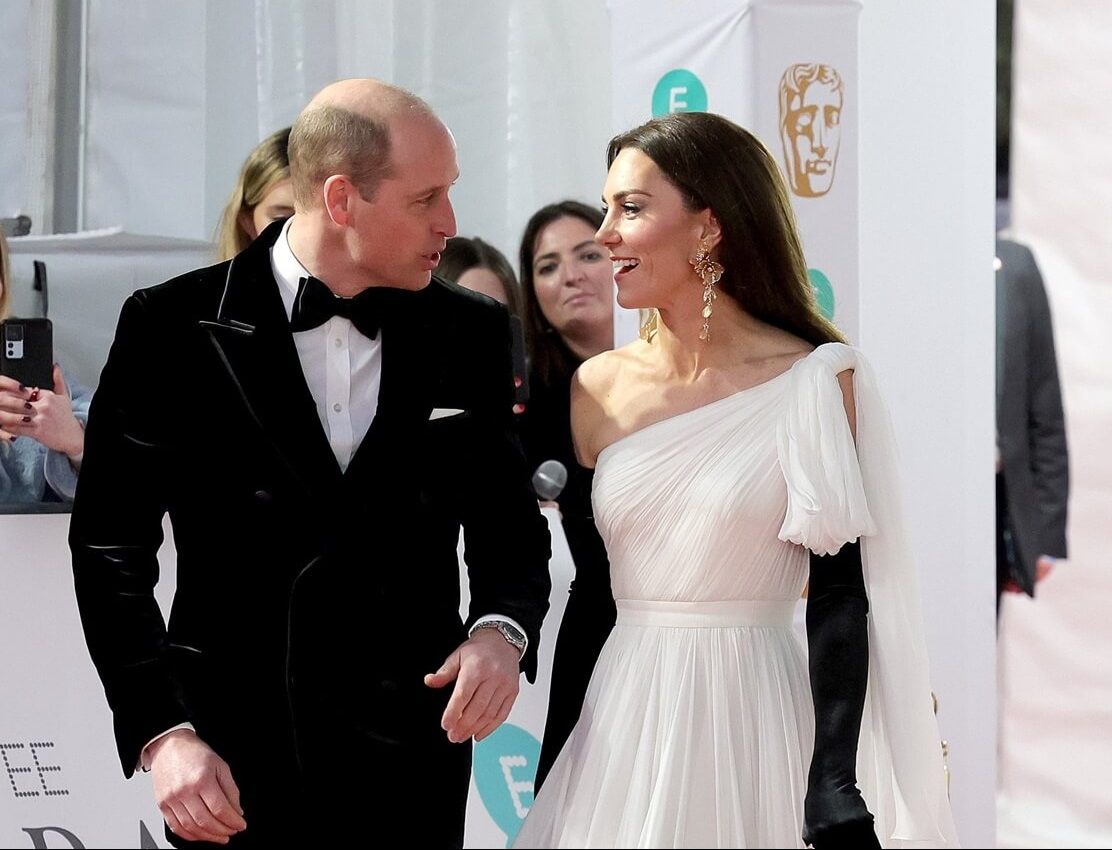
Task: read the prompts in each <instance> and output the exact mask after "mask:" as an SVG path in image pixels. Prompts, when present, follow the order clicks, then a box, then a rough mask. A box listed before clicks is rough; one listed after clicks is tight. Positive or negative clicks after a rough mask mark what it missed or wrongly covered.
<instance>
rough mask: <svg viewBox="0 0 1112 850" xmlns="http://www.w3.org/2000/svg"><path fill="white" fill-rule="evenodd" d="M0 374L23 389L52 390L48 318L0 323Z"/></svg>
mask: <svg viewBox="0 0 1112 850" xmlns="http://www.w3.org/2000/svg"><path fill="white" fill-rule="evenodd" d="M0 375H5V376H7V377H9V378H14V379H15V380H17V381H19V383H21V384H22V385H23V386H25V387H41V388H42V389H47V390H52V389H54V326H53V325H52V324H51V323H50V319H5V320H4V321H2V322H0Z"/></svg>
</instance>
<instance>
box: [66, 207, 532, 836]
mask: <svg viewBox="0 0 1112 850" xmlns="http://www.w3.org/2000/svg"><path fill="white" fill-rule="evenodd" d="M280 230H281V223H275V224H274V225H272V226H271V227H270V228H268V229H267V230H266V231H265V232H264V233H263V234H262V235H261V236H260V238H259V239H258V240H256V242H255V243H254V244H252V245H251V246H250V247H249V248H248V249H246V250H245V251H244V252H243V253H242V254H240V255H239V256H238V257H236V258H235V259H234V260H233V261H231V262H230V263H223V264H220V265H217V266H213V267H211V268H207V269H201V270H198V271H195V272H192V273H189V274H186V275H184V276H182V277H180V278H177V279H174V280H171V281H169V282H168V283H165V284H162V285H160V286H156V287H153V288H150V289H145V290H141V291H139V292H136V293H135V294H134V295H132V296H131V297H130V298H129V299H128V300H127V302H126V303H125V304H124V307H123V311H122V313H121V316H120V321H119V326H118V328H117V331H116V338H115V342H114V343H113V346H112V350H111V353H110V355H109V359H108V363H107V365H106V366H105V369H104V372H103V374H102V376H101V383H100V386H99V389H98V391H97V393H96V396H95V399H94V401H93V406H92V410H91V414H90V418H89V424H88V430H87V432H86V449H85V458H84V462H83V467H82V470H81V476H80V481H79V485H78V492H77V498H76V502H75V505H74V511H73V518H72V525H71V534H70V544H71V547H72V550H73V564H74V577H75V586H76V592H77V599H78V603H79V607H80V611H81V617H82V622H83V625H84V628H85V634H86V638H87V641H88V644H89V648H90V651H91V654H92V658H93V661H94V663H95V664H96V667H97V670H98V672H99V673H100V676H101V679H102V681H103V683H104V687H105V691H106V693H107V697H108V701H109V703H110V706H111V708H112V712H113V716H114V724H115V732H116V739H117V744H118V749H119V755H120V759H121V762H122V765H123V769H124V772H125V773H126V774H128V775H130V774H131V772H132V771H133V769H134V768H135V766H136V763H137V760H138V758H139V754H140V750H141V748H142V747H143V746H144V745H145V744H146V743H147V741H148V740H150V739H151V738H152V737H153V736H155V735H157V734H159V733H161V732H163V731H164V730H166V729H168V728H170V727H172V726H174V725H176V724H178V723H181V722H183V721H190V722H192V723H193V724H194V726H195V727H196V729H197V733H198V734H199V735H200V737H201V738H202V739H204V740H205V741H206V742H207V743H208V744H209V745H210V746H212V747H213V749H214V750H215V751H216V752H217V753H218V754H219V755H220V756H222V757H223V758H224V759H226V760H227V761H228V762H229V765H230V767H231V769H232V774H233V777H234V778H235V780H236V781H237V783H238V784H239V787H240V789H241V791H242V793H243V805H244V808H245V818H246V820H247V822H248V829H247V830H246V831H245V832H244V833H243V834H242V836H240V837H239V838H244V839H245V838H252V837H253V838H254V839H255V840H256V841H261V840H268V841H269V840H285V839H286V838H288V837H290V836H295V837H296V836H298V835H299V834H303V835H304V836H305V837H313V836H316V837H320V836H322V835H324V836H328V837H332V838H336V837H351V836H353V835H360V834H362V833H361V832H359V831H352V829H348V828H347V827H346V826H345V824H347V825H349V826H350V825H351V824H352V823H354V822H359V823H362V824H364V826H366V824H367V823H368V822H370V823H372V824H373V826H371V827H366V828H367V830H368V831H367V832H366V835H367V837H370V838H375V837H380V838H382V837H390V836H395V837H405V836H408V838H409V840H413V839H415V838H418V837H421V836H426V837H430V838H432V839H433V841H434V843H436V844H441V845H451V844H458V843H459V840H460V839H461V837H462V816H463V808H464V805H465V799H466V794H467V787H468V770H469V764H470V747H469V746H467V745H451V744H448V742H447V740H446V735H445V733H444V731H443V730H442V729H441V728H440V717H441V713H442V711H443V709H444V705H445V703H446V702H447V699H448V697H449V695H450V692H451V687H450V686H449V687H448V688H446V689H444V690H440V691H435V690H431V689H429V688H427V687H426V686H425V685H424V684H423V681H422V677H423V676H424V674H426V673H430V672H434V671H435V670H437V669H438V667H439V666H440V665H441V663H442V662H443V661H444V659H445V658H446V657H447V656H448V655H449V654H450V653H451V652H452V650H453V649H455V647H456V646H457V645H458V644H459V643H460V642H461V641H463V640H465V639H466V626H467V625H469V623H470V621H472V620H474V618H476V617H478V616H480V615H482V614H487V613H497V614H504V615H507V616H509V617H512V618H514V619H515V620H517V621H518V622H519V623H521V624H522V626H523V627H524V628H525V630H526V632H527V633H528V636H529V651H528V654H527V655H526V657H525V658H524V659H523V661H522V664H523V668H524V669H525V671H526V673H527V675H528V676H529V677H530V678H532V676H533V675H534V674H535V668H536V651H537V645H538V642H539V631H540V626H541V620H542V617H543V615H544V613H545V611H546V609H547V606H548V595H549V588H550V582H549V577H548V566H547V565H548V556H549V538H548V532H547V526H546V525H545V522H544V520H543V518H542V517H541V516H540V513H539V511H538V508H537V502H536V497H535V496H534V495H533V494H532V492H531V489H530V486H529V475H528V470H527V468H526V465H525V461H524V458H523V455H522V453H521V450H520V447H519V446H518V444H517V441H516V438H515V437H514V436H513V432H512V429H513V424H512V421H511V419H512V404H513V399H512V392H513V383H512V370H511V365H510V353H509V339H510V331H509V322H508V318H507V315H506V313H505V311H504V309H502V308H501V306H500V305H496V304H495V303H494V302H493V301H491V300H490V299H487V298H484V297H482V296H478V295H475V294H474V293H471V292H469V291H467V290H463V289H461V288H459V287H457V286H455V285H453V284H449V283H445V282H443V281H441V280H439V279H436V278H433V280H432V282H431V283H430V284H429V285H428V286H427V287H426V288H425V289H423V290H421V291H418V292H408V291H403V290H396V289H392V290H387V291H384V293H383V296H384V302H385V304H386V307H385V311H386V312H385V318H384V326H383V331H382V341H383V360H382V381H381V391H380V395H379V406H378V412H377V415H376V417H375V419H374V422H373V424H372V425H371V427H370V429H369V431H368V432H367V434H366V435H365V436H364V438H363V441H362V444H361V445H360V446H359V448H358V451H357V452H356V454H355V456H354V457H353V458H352V461H351V463H350V464H349V466H348V468H347V470H346V472H341V469H340V467H339V465H338V464H337V462H336V460H335V458H334V455H333V453H332V451H331V448H330V446H329V443H328V440H327V437H326V435H325V433H324V431H323V429H322V426H321V423H320V420H319V418H318V415H317V412H316V408H315V405H314V401H313V398H312V396H311V394H310V392H309V389H308V387H307V385H306V383H305V379H304V377H303V374H302V370H301V366H300V362H299V360H298V356H297V352H296V350H295V347H294V343H293V339H292V336H291V333H290V330H289V325H288V320H287V318H286V314H285V310H284V307H283V304H282V301H281V297H280V294H279V291H278V288H277V287H278V285H277V283H276V282H275V280H274V277H273V273H272V270H271V265H270V256H269V248H270V246H271V245H272V244H273V243H274V241H275V239H276V238H277V237H278V235H279V233H280ZM435 408H441V409H443V408H454V409H459V410H462V411H464V412H463V413H462V414H457V415H454V416H450V417H445V418H438V419H435V420H431V421H430V419H429V416H430V413H431V412H432V411H433V410H434V409H435ZM166 513H168V514H169V516H170V519H171V522H172V526H173V534H174V541H175V543H176V547H177V553H178V566H177V590H176V595H175V598H174V602H173V608H172V612H171V616H170V619H169V623H168V626H165V627H164V625H163V620H162V617H161V615H160V613H159V609H158V606H157V605H156V602H155V599H154V596H153V588H154V585H155V583H156V581H157V579H158V564H157V561H156V558H155V553H156V551H157V550H158V547H159V545H160V543H161V541H162V519H163V516H164V514H166ZM461 525H462V526H463V528H464V533H465V540H466V553H467V554H466V560H467V564H468V575H469V584H470V592H471V606H470V616H469V618H468V619H467V620H466V621H465V620H463V619H461V617H460V616H459V613H458V608H459V598H460V597H459V589H460V583H459V568H458V560H457V553H456V548H457V540H458V534H459V528H460V526H461ZM430 809H431V810H436V811H437V815H436V816H435V817H431V818H430V817H427V816H426V817H417V816H416V815H417V814H418V813H419V812H420V811H426V812H427V811H429V810H430Z"/></svg>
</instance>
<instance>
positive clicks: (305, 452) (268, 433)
mask: <svg viewBox="0 0 1112 850" xmlns="http://www.w3.org/2000/svg"><path fill="white" fill-rule="evenodd" d="M275 228H277V229H275ZM280 232H281V223H280V222H275V224H274V225H272V226H271V227H270V228H268V230H267V231H265V232H264V234H263V235H262V236H260V238H259V239H257V240H255V242H254V243H252V244H251V245H250V246H249V247H248V248H247V250H245V251H244V252H243V253H241V254H240V255H238V256H237V257H236V258H235V259H234V260H233V261H232V263H231V265H230V266H229V268H228V276H227V280H226V283H225V288H224V294H223V297H222V298H221V301H220V307H219V311H218V313H217V316H216V318H215V319H214V320H213V321H202V322H201V325H202V326H203V328H204V329H205V330H206V331H207V332H208V334H209V337H210V339H211V340H212V344H213V346H214V347H215V348H216V352H217V355H218V357H219V359H220V361H221V363H222V364H223V366H224V368H225V370H226V371H227V373H228V375H229V377H230V378H231V379H232V381H233V383H234V385H235V387H236V390H237V393H238V395H239V397H240V398H241V399H242V402H243V404H244V405H245V407H246V408H247V411H248V413H249V415H250V417H251V418H252V419H253V420H254V421H255V423H256V424H257V425H258V427H259V430H260V431H261V436H262V438H263V439H265V440H266V441H267V442H268V443H269V444H270V445H271V447H272V448H273V449H274V451H275V453H276V454H277V455H278V457H279V459H280V461H281V463H282V464H283V465H284V466H286V467H287V469H288V470H289V471H290V472H292V473H293V474H294V476H295V477H296V478H298V479H300V480H301V482H302V483H303V485H304V486H305V487H306V488H307V489H308V490H310V491H313V492H315V493H316V494H317V495H324V494H327V493H332V492H335V485H336V484H337V483H338V482H339V480H340V467H339V465H338V464H337V463H336V457H335V455H334V454H333V453H332V448H331V446H330V445H329V443H328V438H327V436H326V435H325V433H324V429H323V428H322V427H321V423H320V417H319V416H318V414H317V409H316V402H315V401H314V400H313V396H312V393H310V391H309V387H308V385H307V384H306V382H305V375H304V372H303V371H302V368H301V361H300V359H299V357H298V355H297V348H296V347H295V346H294V342H293V335H292V334H291V333H290V328H289V321H288V319H287V317H286V311H285V307H284V305H283V304H282V298H281V295H280V294H279V292H278V284H277V282H276V281H275V280H274V274H273V271H272V269H271V265H270V250H269V249H270V246H271V245H272V244H273V242H274V239H275V238H276V237H277V234H278V233H280Z"/></svg>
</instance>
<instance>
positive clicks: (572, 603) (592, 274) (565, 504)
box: [520, 201, 616, 788]
mask: <svg viewBox="0 0 1112 850" xmlns="http://www.w3.org/2000/svg"><path fill="white" fill-rule="evenodd" d="M601 224H602V213H601V212H600V211H599V210H598V209H597V208H596V207H590V206H587V205H586V204H582V203H580V202H578V201H561V202H560V203H556V204H549V205H548V206H546V207H543V208H541V209H540V210H538V211H537V212H536V213H534V214H533V216H532V218H530V219H529V222H528V224H526V226H525V232H524V234H523V235H522V238H521V266H520V269H521V285H522V294H523V296H524V302H525V307H524V310H525V316H524V321H525V332H526V338H527V340H528V348H529V357H530V371H529V402H528V405H527V406H526V411H525V415H524V417H523V419H524V421H523V423H522V429H521V434H522V442H523V443H524V445H525V454H526V457H527V458H528V460H529V464H530V466H531V467H532V468H533V469H536V468H537V467H538V466H540V464H542V463H544V462H545V461H546V460H557V461H559V462H560V463H562V464H563V465H564V466H565V467H566V468H567V470H568V481H567V484H566V485H565V486H564V489H563V491H562V492H561V493H560V495H559V497H558V501H559V507H560V514H561V516H562V518H563V528H564V535H565V536H566V537H567V541H568V548H569V550H570V551H571V556H572V560H573V561H574V562H575V580H574V581H573V582H572V585H571V592H570V594H569V596H568V602H567V607H566V608H565V609H564V617H563V620H562V621H561V623H560V633H559V637H558V638H557V641H556V650H555V656H554V660H553V667H552V684H551V688H550V691H549V702H548V716H547V719H546V721H545V728H544V737H543V739H542V741H541V754H540V760H539V761H538V764H537V776H536V787H537V788H539V787H540V786H541V784H542V783H543V782H544V779H545V777H546V776H547V775H548V771H549V770H550V769H551V767H552V763H553V762H554V761H555V760H556V756H557V755H558V754H559V753H560V750H561V749H562V748H563V746H564V742H565V741H566V740H567V737H568V735H569V734H570V732H571V730H572V727H573V726H575V721H576V720H578V719H579V712H580V710H581V709H582V707H583V695H584V694H585V693H586V691H587V683H588V682H589V681H590V678H591V671H592V670H594V667H595V661H596V660H597V659H598V655H599V652H601V650H602V645H603V644H604V643H605V642H606V637H607V635H609V634H610V629H611V628H612V627H613V625H614V618H615V617H616V612H615V609H614V598H613V596H612V594H611V592H610V565H609V563H608V562H607V560H606V549H605V547H604V546H603V544H602V538H600V537H599V533H598V529H597V528H596V527H595V520H594V513H593V511H592V510H591V477H592V473H591V470H589V469H584V468H583V467H582V466H580V465H579V463H578V462H577V461H576V459H575V450H574V449H573V447H572V439H571V418H570V417H571V412H570V408H571V401H570V392H571V377H572V375H573V374H574V373H575V370H576V369H578V368H579V364H580V363H582V362H583V361H584V360H586V359H587V358H589V357H593V356H594V355H596V354H599V353H600V352H603V351H608V350H610V349H611V348H613V347H614V272H613V268H612V267H611V265H610V260H609V259H608V257H607V255H606V252H605V251H604V250H603V249H602V248H600V247H599V245H598V244H597V243H596V242H595V231H596V230H598V228H599V226H600V225H601Z"/></svg>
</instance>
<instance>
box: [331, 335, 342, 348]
mask: <svg viewBox="0 0 1112 850" xmlns="http://www.w3.org/2000/svg"><path fill="white" fill-rule="evenodd" d="M333 342H334V343H335V344H336V347H337V348H343V347H344V341H343V340H342V339H340V338H339V337H336V339H334V340H333Z"/></svg>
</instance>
